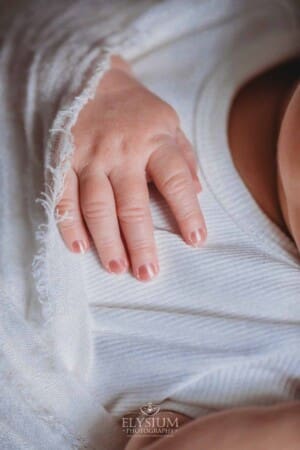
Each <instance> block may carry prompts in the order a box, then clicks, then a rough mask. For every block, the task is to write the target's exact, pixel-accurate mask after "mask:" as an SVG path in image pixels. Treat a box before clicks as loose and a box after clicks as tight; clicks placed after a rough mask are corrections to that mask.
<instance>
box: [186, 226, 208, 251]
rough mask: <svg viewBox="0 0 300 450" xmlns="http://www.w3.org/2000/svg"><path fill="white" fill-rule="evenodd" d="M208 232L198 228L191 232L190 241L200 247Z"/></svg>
mask: <svg viewBox="0 0 300 450" xmlns="http://www.w3.org/2000/svg"><path fill="white" fill-rule="evenodd" d="M205 237H206V233H205V231H204V230H203V228H198V229H197V230H195V231H192V232H191V234H190V239H189V243H190V244H192V245H193V247H199V246H200V245H202V244H203V242H204V241H205Z"/></svg>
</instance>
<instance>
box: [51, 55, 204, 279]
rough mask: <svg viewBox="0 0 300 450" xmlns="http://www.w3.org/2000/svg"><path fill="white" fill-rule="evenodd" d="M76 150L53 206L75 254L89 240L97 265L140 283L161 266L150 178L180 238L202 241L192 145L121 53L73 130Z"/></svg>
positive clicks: (174, 116) (195, 243) (173, 115)
mask: <svg viewBox="0 0 300 450" xmlns="http://www.w3.org/2000/svg"><path fill="white" fill-rule="evenodd" d="M72 133H73V137H74V144H75V152H74V157H73V160H72V168H71V169H70V171H69V172H68V173H67V175H66V178H65V189H64V193H63V195H62V198H61V200H60V202H59V204H58V205H57V213H58V216H59V215H61V214H64V213H66V212H67V213H68V214H67V217H68V218H66V219H65V220H63V221H61V222H60V223H59V227H60V231H61V235H62V237H63V239H64V241H65V243H66V245H67V247H68V248H69V249H70V250H71V251H73V252H81V253H84V252H85V251H86V250H88V248H89V246H90V239H92V240H93V242H94V244H95V247H96V249H97V252H98V255H99V258H100V261H101V263H102V265H103V267H104V268H105V269H106V270H107V271H108V272H111V273H115V274H120V273H123V272H125V271H127V270H128V269H129V267H131V270H132V273H133V275H134V276H135V277H136V278H137V279H138V280H141V281H148V280H150V279H152V278H153V277H154V276H155V275H157V274H158V272H159V261H158V257H157V251H156V247H155V241H154V234H153V225H152V221H151V214H150V208H149V194H148V186H147V183H148V182H152V183H154V184H155V186H156V188H157V189H158V190H159V191H160V193H161V194H162V195H163V197H164V198H165V200H166V201H167V203H168V205H169V207H170V209H171V211H172V212H173V214H174V216H175V218H176V220H177V223H178V227H179V229H180V232H181V234H182V237H183V239H184V240H185V242H186V243H187V244H189V245H192V246H200V245H202V244H203V242H204V240H205V238H206V227H205V222H204V218H203V215H202V213H201V210H200V208H199V202H198V199H197V194H198V193H199V192H200V190H201V186H200V182H199V179H198V175H197V163H196V160H195V156H194V152H193V149H192V146H191V143H190V142H189V140H188V139H187V137H186V136H185V134H184V133H183V131H182V130H181V128H180V121H179V117H178V115H177V113H176V112H175V110H174V109H173V108H172V107H171V106H170V105H169V104H167V103H166V102H164V101H163V100H161V99H160V98H159V97H157V96H156V95H155V94H154V93H152V92H150V91H149V90H148V89H147V88H146V87H145V86H143V85H142V84H141V83H140V82H139V81H138V80H137V79H136V78H135V77H134V75H133V73H132V72H131V69H130V66H129V65H128V64H127V63H126V62H125V61H124V60H123V59H122V58H121V57H119V56H117V55H114V56H113V57H112V58H111V68H110V70H108V71H107V72H106V73H105V75H104V76H103V78H102V80H101V82H100V83H99V87H98V90H97V92H96V95H95V97H94V99H93V100H91V101H89V102H88V103H87V105H86V106H85V107H84V108H83V109H82V111H81V112H80V114H79V117H78V120H77V122H76V124H75V126H74V128H73V129H72Z"/></svg>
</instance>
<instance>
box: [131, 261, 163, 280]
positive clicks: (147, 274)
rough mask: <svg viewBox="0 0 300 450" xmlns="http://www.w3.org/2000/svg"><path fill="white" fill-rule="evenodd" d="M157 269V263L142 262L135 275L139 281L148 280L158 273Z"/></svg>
mask: <svg viewBox="0 0 300 450" xmlns="http://www.w3.org/2000/svg"><path fill="white" fill-rule="evenodd" d="M158 270H159V269H158V264H153V263H148V264H143V265H142V266H140V267H139V268H138V270H137V274H136V276H137V278H138V279H139V280H141V281H148V280H151V279H152V278H153V277H155V275H157V274H158Z"/></svg>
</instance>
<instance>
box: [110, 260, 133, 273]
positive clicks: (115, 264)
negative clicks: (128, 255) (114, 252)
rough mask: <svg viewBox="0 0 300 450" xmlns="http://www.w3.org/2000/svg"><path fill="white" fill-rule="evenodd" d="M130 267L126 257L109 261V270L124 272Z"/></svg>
mask: <svg viewBox="0 0 300 450" xmlns="http://www.w3.org/2000/svg"><path fill="white" fill-rule="evenodd" d="M127 268H128V265H127V263H126V261H124V259H122V258H120V259H112V260H111V261H109V263H108V269H109V272H113V273H124V272H125V271H126V270H127Z"/></svg>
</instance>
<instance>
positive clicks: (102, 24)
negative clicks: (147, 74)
mask: <svg viewBox="0 0 300 450" xmlns="http://www.w3.org/2000/svg"><path fill="white" fill-rule="evenodd" d="M249 1H250V0H249ZM1 3H3V4H1V19H0V20H1V22H0V29H1V37H0V38H1V59H0V130H1V152H0V158H1V160H0V192H1V198H2V201H1V203H0V258H1V272H0V374H1V375H0V391H1V399H0V448H1V450H2V449H3V450H6V449H7V450H23V449H39V450H43V449H45V450H51V449H53V450H54V449H55V450H57V449H64V450H65V449H66V450H67V449H72V448H80V449H82V448H88V449H96V448H97V449H100V450H102V449H103V450H106V449H109V450H119V449H121V448H123V446H124V442H125V436H124V435H123V434H122V432H120V427H119V425H118V424H117V423H116V421H115V419H114V418H113V416H112V415H110V414H109V413H108V411H107V410H106V409H105V408H104V407H102V409H101V407H99V403H98V402H96V401H95V399H94V397H93V395H92V393H91V391H90V390H89V389H88V385H87V383H86V381H87V377H88V374H89V368H90V365H91V358H92V356H91V355H92V337H91V329H92V327H91V322H90V321H91V318H90V314H89V310H88V305H87V302H86V298H85V296H84V290H83V289H82V285H81V281H82V280H80V279H78V280H77V283H74V276H72V274H71V273H69V272H68V267H69V265H68V263H70V267H72V270H74V269H75V270H76V265H77V264H78V273H79V274H80V273H81V271H80V270H79V268H80V267H79V266H80V264H81V263H80V259H78V258H77V256H78V255H72V254H71V253H68V252H66V251H65V250H64V246H63V245H64V244H63V243H62V241H61V238H60V236H59V233H58V230H57V226H56V222H55V218H54V206H55V204H56V202H57V200H58V198H59V196H60V194H61V190H62V186H63V177H64V173H65V172H66V170H67V169H68V167H69V159H70V156H71V155H72V152H73V143H72V138H71V133H70V130H71V128H72V126H73V124H74V123H75V122H76V119H77V116H78V113H79V111H80V110H81V108H82V107H83V105H84V104H85V103H86V102H87V101H88V99H89V98H92V97H93V94H94V91H95V88H96V86H97V85H98V83H99V81H100V79H101V77H102V76H103V74H104V72H105V71H106V70H107V68H108V61H109V55H110V54H113V53H121V54H123V55H124V56H125V57H128V58H133V59H134V58H135V57H137V56H138V55H140V54H143V53H145V52H147V51H149V50H151V48H154V47H155V46H159V45H161V44H164V43H166V42H168V41H169V40H171V39H174V37H180V35H181V34H184V33H185V32H186V31H187V30H190V31H191V30H192V29H193V27H197V17H198V18H199V17H201V14H204V13H205V14H206V15H207V23H213V22H214V21H217V20H219V21H222V20H226V18H227V17H228V14H230V15H232V14H234V11H236V10H239V12H241V9H242V8H243V7H244V6H247V1H240V0H225V1H223V2H222V5H221V4H220V2H219V1H217V0H216V1H215V0H210V1H209V0H208V1H207V0H206V1H205V0H203V1H199V0H188V1H180V0H162V1H155V0H152V1H151V0H139V1H138V0H136V1H130V0H114V1H110V2H107V1H104V0H103V1H101V0H64V1H60V0H57V1H53V2H50V1H48V0H47V1H46V0H31V1H24V2H22V1H21V0H20V1H17V0H16V1H14V2H10V3H8V2H5V1H4V0H2V2H1ZM276 3H278V4H279V3H280V1H277V2H276ZM228 11H229V13H228ZM157 70H159V67H158V68H157ZM36 200H38V201H36ZM83 348H84V351H83ZM94 426H95V427H96V429H97V433H95V434H93V435H92V434H91V432H90V429H91V428H92V427H94Z"/></svg>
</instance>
